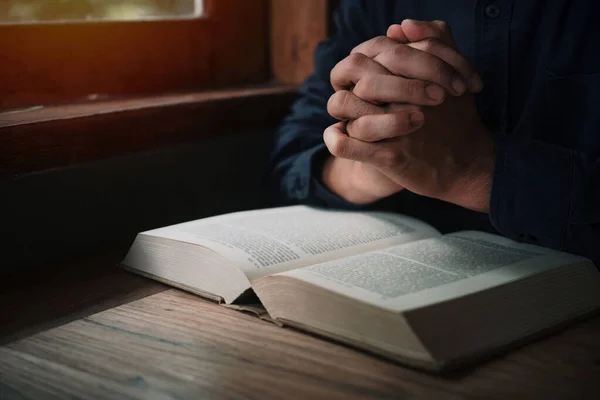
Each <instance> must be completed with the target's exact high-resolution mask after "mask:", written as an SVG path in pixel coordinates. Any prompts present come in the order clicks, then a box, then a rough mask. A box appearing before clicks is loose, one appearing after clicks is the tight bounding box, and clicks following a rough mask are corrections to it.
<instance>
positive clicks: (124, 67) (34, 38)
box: [0, 0, 269, 110]
mask: <svg viewBox="0 0 600 400" xmlns="http://www.w3.org/2000/svg"><path fill="white" fill-rule="evenodd" d="M268 5H269V4H268V1H267V0H252V1H244V0H241V1H240V0H205V4H204V9H203V14H202V16H201V17H198V18H168V19H152V20H139V21H65V22H42V23H8V24H0V82H2V85H0V110H6V109H14V108H20V107H28V106H36V105H40V104H44V105H47V104H57V103H65V102H77V101H83V100H86V99H98V98H100V99H101V98H109V97H115V96H118V97H122V96H132V95H134V96H135V95H144V94H156V93H164V92H176V91H181V90H186V91H189V90H198V89H206V88H216V87H220V86H223V85H229V86H231V85H240V84H249V83H261V82H264V81H266V80H267V78H268V63H267V50H268V46H267V38H268V17H269V16H268Z"/></svg>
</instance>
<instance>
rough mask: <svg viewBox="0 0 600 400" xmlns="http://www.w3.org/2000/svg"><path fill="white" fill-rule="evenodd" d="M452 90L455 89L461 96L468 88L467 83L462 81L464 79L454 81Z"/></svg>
mask: <svg viewBox="0 0 600 400" xmlns="http://www.w3.org/2000/svg"><path fill="white" fill-rule="evenodd" d="M452 89H454V91H455V92H456V93H457V94H459V95H460V94H463V93H464V92H465V90H466V89H467V87H466V85H465V83H464V82H463V81H462V79H455V80H453V81H452Z"/></svg>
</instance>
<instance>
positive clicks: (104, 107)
mask: <svg viewBox="0 0 600 400" xmlns="http://www.w3.org/2000/svg"><path fill="white" fill-rule="evenodd" d="M246 1H247V2H248V3H252V4H255V5H256V4H257V3H259V4H267V5H268V7H267V9H266V10H263V11H264V12H265V14H264V15H263V14H262V12H263V11H261V12H259V11H258V10H254V12H255V13H258V14H257V15H259V16H260V17H259V18H263V17H265V15H266V16H267V17H266V18H268V19H267V20H266V21H263V22H264V23H263V27H256V29H254V33H252V34H248V35H247V37H262V36H263V34H264V37H263V39H262V41H261V45H260V48H259V51H258V52H257V53H253V54H250V57H249V58H248V63H249V64H245V63H241V62H240V57H239V53H236V52H234V51H231V49H237V48H239V46H240V45H239V43H237V42H236V39H237V37H236V32H238V33H239V29H237V30H236V29H234V30H231V31H230V32H224V33H223V34H222V35H223V36H224V38H222V39H220V43H234V44H233V45H232V46H230V47H229V48H228V47H223V48H220V49H219V50H218V52H219V54H220V55H219V56H218V57H217V59H218V60H219V62H218V63H215V65H214V68H213V75H212V76H210V78H209V81H204V82H202V81H197V82H187V83H185V82H183V83H182V89H183V90H182V91H181V92H177V93H173V92H170V91H169V90H163V89H164V88H163V87H162V86H161V87H160V88H157V87H155V86H151V87H148V88H147V89H148V91H152V93H140V94H138V95H134V96H117V95H113V96H109V97H107V98H102V97H100V98H94V99H88V98H87V97H86V98H84V99H80V98H76V99H71V100H65V99H66V98H63V101H66V102H65V103H64V104H54V105H44V106H39V107H33V108H28V107H26V108H23V109H17V110H8V111H4V112H3V111H2V109H1V107H0V179H2V178H9V179H10V178H17V177H19V176H20V175H23V174H28V173H32V172H38V171H42V170H47V169H53V168H63V167H68V166H72V165H75V164H79V163H82V162H89V161H94V160H99V159H103V158H107V157H113V156H119V155H124V154H130V153H134V152H138V151H146V150H157V149H160V148H161V147H164V146H171V145H176V144H179V143H182V142H186V141H187V142H189V141H196V140H203V139H205V138H212V137H215V136H222V135H226V134H230V133H238V132H240V131H242V132H248V133H250V132H256V131H259V130H262V131H264V130H265V129H273V128H274V127H275V126H277V125H278V124H279V122H280V121H281V119H282V118H283V117H284V116H285V115H286V114H287V113H288V112H289V107H290V106H291V104H292V102H293V101H294V99H295V90H296V88H297V85H298V84H300V83H301V82H302V81H303V80H304V79H305V78H306V77H307V76H308V75H309V74H310V73H311V72H312V69H313V51H314V48H315V47H316V45H317V44H318V43H319V42H320V41H321V40H323V39H324V38H325V37H326V35H327V32H328V30H327V28H328V25H329V20H330V12H331V9H332V7H333V6H332V3H331V1H330V0H268V1H267V0H252V1H249V0H206V2H205V8H206V10H207V13H208V15H212V16H213V17H212V22H209V25H210V24H213V25H216V27H214V28H213V32H214V34H215V35H220V32H222V31H223V30H225V31H226V30H227V29H226V27H227V24H226V23H225V21H231V19H229V16H228V14H227V12H229V13H235V11H234V8H235V7H233V6H234V5H237V4H241V3H244V2H246ZM217 2H218V4H229V6H227V7H228V8H227V7H225V8H220V7H223V6H219V12H218V13H217V12H216V9H215V8H211V7H215V6H216V4H217ZM238 2H239V3H238ZM226 11H227V12H226ZM219 13H221V14H219ZM218 15H220V19H219V18H216V17H215V16H218ZM248 15H252V14H251V13H250V12H249V13H247V14H246V15H245V17H248ZM209 20H210V19H209ZM259 20H260V19H259ZM176 21H177V22H179V20H176ZM218 21H221V22H220V23H218ZM162 22H163V23H164V21H162ZM246 22H247V21H246ZM307 24H309V26H310V27H311V29H306V26H307ZM249 25H251V26H254V25H255V24H254V23H252V24H248V23H246V25H243V26H245V27H246V28H247V27H248V26H249ZM6 26H8V25H4V26H0V49H2V47H1V46H2V41H3V39H2V37H3V36H2V33H3V31H2V29H3V28H4V27H6ZM207 26H208V25H207ZM77 29H78V28H77V27H75V30H77ZM257 32H258V33H257ZM261 49H262V50H261ZM214 51H217V50H214ZM0 52H1V50H0ZM248 52H251V48H250V47H249V48H248V49H244V53H248ZM0 59H1V58H0ZM244 62H246V61H244ZM247 65H250V66H252V68H250V69H248V68H246V67H247ZM2 68H3V67H2V66H1V65H0V82H1V81H2V79H3V77H2V72H1V71H2ZM211 80H212V81H211ZM255 81H259V82H263V83H259V84H249V85H247V84H245V83H249V82H255ZM235 82H237V83H235ZM25 84H26V85H28V86H27V87H28V88H29V92H25V94H26V96H21V100H31V99H34V100H36V102H35V104H40V103H43V101H44V100H46V99H47V98H42V97H40V96H39V95H37V94H36V93H35V90H36V87H35V85H34V83H27V82H26V83H25ZM223 84H228V86H230V87H229V88H224V87H222V86H223ZM14 85H15V84H13V87H14ZM219 85H221V87H219ZM2 90H4V88H3V87H0V102H1V101H2V95H3V92H2ZM82 100H83V101H82ZM30 104H31V103H29V104H27V105H30Z"/></svg>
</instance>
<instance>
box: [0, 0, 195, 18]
mask: <svg viewBox="0 0 600 400" xmlns="http://www.w3.org/2000/svg"><path fill="white" fill-rule="evenodd" d="M201 12H202V0H0V23H1V22H35V21H61V20H136V19H144V18H173V17H193V16H199V15H200V14H201Z"/></svg>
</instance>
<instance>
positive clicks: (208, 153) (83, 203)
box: [0, 132, 270, 275]
mask: <svg viewBox="0 0 600 400" xmlns="http://www.w3.org/2000/svg"><path fill="white" fill-rule="evenodd" d="M269 145H270V134H269V133H268V132H260V133H256V132H249V133H247V134H245V135H237V136H227V137H223V138H217V139H213V140H204V141H201V142H198V143H193V144H187V145H182V146H179V147H176V148H169V149H163V150H161V151H155V152H149V153H143V154H136V155H130V156H123V157H118V158H113V159H107V160H102V161H98V162H93V163H89V164H85V165H79V166H76V167H71V168H65V169H58V170H52V171H44V172H40V173H35V174H29V175H25V176H21V177H17V178H11V179H4V180H1V181H0V196H1V198H0V201H1V202H2V203H4V204H3V205H2V207H1V208H0V222H1V231H0V243H1V245H0V248H1V250H2V260H3V261H2V262H1V264H0V275H3V274H7V273H13V272H14V271H21V272H22V271H27V270H32V269H35V268H39V267H42V266H44V267H46V266H50V265H54V264H60V263H65V262H67V261H71V260H76V259H79V258H85V257H91V256H93V255H95V254H99V253H102V252H106V251H110V250H115V249H116V250H117V251H126V249H127V247H128V246H129V244H130V242H131V241H132V240H133V238H134V236H135V234H136V233H137V232H138V231H142V230H146V229H150V228H155V227H159V226H164V225H168V224H173V223H177V222H182V221H186V220H190V219H196V218H202V217H206V216H209V215H215V214H221V213H225V212H230V211H236V210H243V209H251V208H259V207H263V206H266V205H268V202H267V194H266V191H265V190H264V188H263V186H262V183H263V182H262V177H263V171H264V168H265V162H266V159H267V155H268V151H269Z"/></svg>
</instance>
